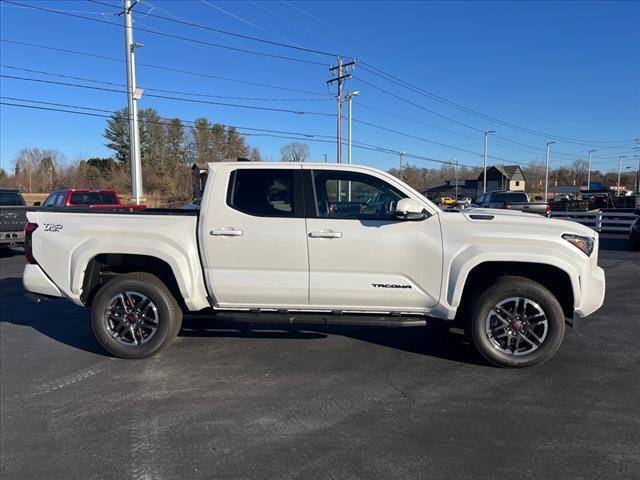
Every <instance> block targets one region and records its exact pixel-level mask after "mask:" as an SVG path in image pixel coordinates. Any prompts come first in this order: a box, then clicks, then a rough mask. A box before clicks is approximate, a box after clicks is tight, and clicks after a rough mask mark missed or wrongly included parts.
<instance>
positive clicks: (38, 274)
mask: <svg viewBox="0 0 640 480" xmlns="http://www.w3.org/2000/svg"><path fill="white" fill-rule="evenodd" d="M22 285H23V286H24V289H25V290H26V291H27V292H30V293H34V294H37V295H42V296H45V297H62V293H61V292H60V290H59V289H58V287H56V286H55V284H54V283H53V282H52V281H51V280H50V279H49V277H47V275H46V274H45V273H44V272H43V271H42V269H41V268H40V265H33V264H27V265H25V266H24V272H23V274H22Z"/></svg>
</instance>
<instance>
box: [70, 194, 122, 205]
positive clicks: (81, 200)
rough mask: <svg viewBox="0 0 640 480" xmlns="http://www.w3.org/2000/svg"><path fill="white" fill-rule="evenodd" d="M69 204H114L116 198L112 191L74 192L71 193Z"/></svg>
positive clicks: (116, 201)
mask: <svg viewBox="0 0 640 480" xmlns="http://www.w3.org/2000/svg"><path fill="white" fill-rule="evenodd" d="M69 203H70V204H71V205H116V204H117V203H118V200H117V199H116V196H115V195H114V194H112V193H100V192H75V193H72V194H71V201H70V202H69Z"/></svg>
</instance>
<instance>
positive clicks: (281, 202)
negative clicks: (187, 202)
mask: <svg viewBox="0 0 640 480" xmlns="http://www.w3.org/2000/svg"><path fill="white" fill-rule="evenodd" d="M372 199H375V201H372ZM345 202H350V203H353V204H354V205H353V208H340V209H336V208H331V206H332V205H336V204H344V203H345ZM27 215H28V220H29V223H28V224H27V226H26V227H25V254H26V258H27V262H28V263H27V265H26V266H25V270H24V276H23V281H24V286H25V288H26V290H28V291H29V292H32V294H33V295H36V296H39V297H49V298H51V297H65V298H67V299H69V300H71V301H72V302H74V303H76V304H78V305H82V306H86V307H90V308H91V325H92V328H93V332H94V334H95V336H96V338H97V339H98V341H99V342H100V343H101V344H102V345H103V346H104V348H105V349H106V350H108V351H109V352H111V353H112V354H113V355H116V356H119V357H123V358H144V357H148V356H150V355H152V354H154V353H156V352H158V351H160V350H162V349H163V348H164V347H166V346H167V345H168V344H169V343H171V341H172V340H173V339H174V338H175V337H176V335H177V334H178V332H179V330H180V326H181V322H182V315H183V312H196V311H200V310H206V311H209V312H212V313H215V312H219V311H241V312H247V314H244V315H239V317H242V318H243V319H247V318H249V319H251V320H250V321H260V319H261V318H262V319H265V318H266V319H268V321H269V323H274V319H275V320H279V321H281V322H284V323H287V324H289V323H294V324H295V323H302V324H305V325H306V324H310V323H321V324H352V325H386V326H419V325H426V322H429V321H430V320H431V319H433V318H436V319H444V320H447V321H449V322H450V325H452V326H457V327H462V328H464V329H465V330H466V333H467V334H468V336H469V338H470V341H471V343H472V345H474V346H475V348H476V349H477V350H478V351H479V352H480V353H481V354H482V355H483V356H484V358H485V359H486V360H488V361H489V362H491V363H493V364H495V365H498V366H506V367H522V366H529V365H535V364H539V363H542V362H544V361H546V360H548V359H549V358H551V357H552V356H553V355H554V354H555V352H556V351H557V350H558V348H559V347H560V344H561V342H562V339H563V336H564V332H565V323H570V324H571V322H573V321H575V320H576V319H578V318H579V317H584V316H586V315H589V314H591V313H593V312H594V311H595V310H597V309H598V308H599V307H600V306H601V305H602V302H603V299H604V291H605V277H604V272H603V270H602V269H601V268H599V267H598V234H597V233H596V232H594V231H593V230H591V229H589V228H587V227H585V226H583V225H580V224H578V223H574V222H568V221H562V220H555V219H548V218H544V217H540V216H538V215H528V214H524V213H521V212H515V211H509V210H492V209H474V210H470V211H468V212H467V211H452V212H444V211H442V210H440V209H439V208H438V207H437V206H436V205H434V204H433V203H431V202H430V201H429V200H427V199H426V198H425V197H423V196H422V195H420V193H419V192H417V191H416V190H414V189H413V188H411V187H409V186H408V185H406V184H404V183H403V182H401V181H400V180H398V179H397V178H395V177H393V176H391V175H389V174H387V173H385V172H382V171H379V170H376V169H373V168H369V167H366V166H356V165H327V164H306V163H305V164H291V163H263V162H260V163H258V162H255V163H254V162H246V163H245V162H236V163H231V162H229V163H224V162H221V163H210V164H209V165H208V177H207V180H206V186H205V190H204V193H203V197H202V201H201V208H200V209H199V210H185V209H180V210H162V209H145V210H130V211H105V210H93V211H91V210H90V209H84V210H83V209H74V210H70V209H56V208H52V209H42V210H40V211H33V212H29V213H28V214H27ZM249 313H251V315H249ZM307 313H308V314H312V315H305V314H307Z"/></svg>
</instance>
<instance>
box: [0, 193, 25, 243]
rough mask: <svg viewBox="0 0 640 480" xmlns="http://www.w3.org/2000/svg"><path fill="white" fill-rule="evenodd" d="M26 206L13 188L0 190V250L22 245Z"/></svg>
mask: <svg viewBox="0 0 640 480" xmlns="http://www.w3.org/2000/svg"><path fill="white" fill-rule="evenodd" d="M26 213H27V204H26V203H25V201H24V198H22V195H21V194H20V191H19V190H17V189H15V188H0V248H3V249H4V248H9V247H13V246H16V245H22V243H23V241H24V226H25V225H26V224H27V215H26Z"/></svg>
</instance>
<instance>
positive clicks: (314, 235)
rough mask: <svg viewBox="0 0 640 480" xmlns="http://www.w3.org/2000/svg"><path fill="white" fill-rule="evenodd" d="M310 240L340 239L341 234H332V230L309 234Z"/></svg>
mask: <svg viewBox="0 0 640 480" xmlns="http://www.w3.org/2000/svg"><path fill="white" fill-rule="evenodd" d="M309 236H310V237H311V238H342V232H334V231H333V230H321V231H319V232H311V233H309Z"/></svg>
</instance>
